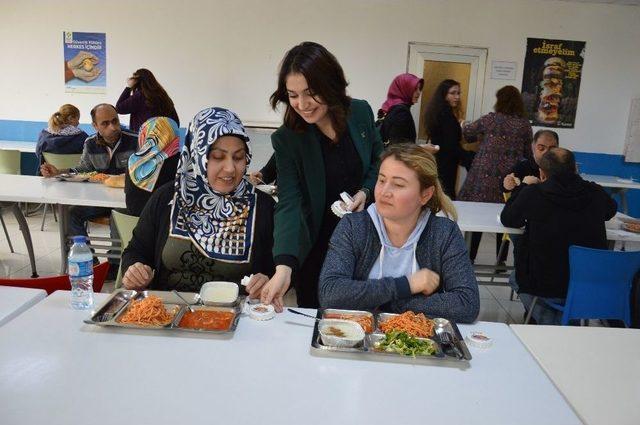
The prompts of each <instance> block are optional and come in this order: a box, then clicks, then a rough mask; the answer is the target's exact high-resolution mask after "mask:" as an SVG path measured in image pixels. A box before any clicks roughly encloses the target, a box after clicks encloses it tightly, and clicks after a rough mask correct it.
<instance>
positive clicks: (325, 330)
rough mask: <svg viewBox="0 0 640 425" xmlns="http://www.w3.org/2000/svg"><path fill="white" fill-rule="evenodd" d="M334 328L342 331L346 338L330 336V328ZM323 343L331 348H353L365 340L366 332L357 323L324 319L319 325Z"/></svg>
mask: <svg viewBox="0 0 640 425" xmlns="http://www.w3.org/2000/svg"><path fill="white" fill-rule="evenodd" d="M331 327H334V328H337V329H339V330H340V331H342V332H343V333H344V334H345V335H344V336H336V335H331V334H329V328H331ZM318 328H319V330H320V338H322V343H323V344H324V345H328V346H331V347H338V348H351V347H355V346H356V345H358V344H360V343H361V342H362V341H363V340H364V330H363V329H362V326H360V325H359V324H358V323H357V322H353V321H350V320H340V319H322V320H321V321H320V323H319V324H318Z"/></svg>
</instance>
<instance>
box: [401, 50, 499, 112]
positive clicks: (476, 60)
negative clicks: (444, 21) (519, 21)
mask: <svg viewBox="0 0 640 425" xmlns="http://www.w3.org/2000/svg"><path fill="white" fill-rule="evenodd" d="M444 55H455V56H458V57H462V58H463V59H462V62H463V63H469V64H470V65H471V73H470V75H469V89H470V90H471V88H472V87H474V93H473V96H468V101H467V116H466V119H467V120H468V121H472V120H476V119H478V118H480V116H481V115H482V103H483V98H484V81H485V77H486V71H487V57H488V56H489V49H488V48H486V47H474V46H460V45H454V44H434V43H424V42H418V41H410V42H409V47H408V50H407V72H410V73H412V74H414V75H417V76H419V77H421V76H422V74H423V70H424V61H425V60H438V58H437V57H438V56H441V57H442V56H444ZM470 94H471V93H470ZM413 113H414V115H416V114H417V115H419V114H420V111H414V112H413ZM414 119H419V117H418V116H414ZM416 122H418V121H416Z"/></svg>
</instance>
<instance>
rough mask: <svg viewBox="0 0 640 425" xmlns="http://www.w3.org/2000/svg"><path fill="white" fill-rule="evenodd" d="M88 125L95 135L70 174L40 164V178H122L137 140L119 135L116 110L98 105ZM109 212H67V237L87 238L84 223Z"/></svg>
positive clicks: (73, 209) (99, 209)
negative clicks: (82, 175)
mask: <svg viewBox="0 0 640 425" xmlns="http://www.w3.org/2000/svg"><path fill="white" fill-rule="evenodd" d="M91 121H92V123H93V128H95V129H96V131H97V133H96V134H94V135H93V136H90V137H89V138H87V140H86V141H85V144H84V150H83V151H82V157H81V158H80V163H79V164H78V165H77V166H76V167H75V168H72V169H70V170H58V169H57V168H56V167H54V166H53V165H51V164H46V163H45V164H42V166H41V167H40V172H41V173H42V175H43V176H44V177H54V176H56V175H58V174H60V173H63V172H68V171H71V172H77V173H87V172H91V171H97V172H99V173H105V174H112V175H116V174H123V173H125V172H126V170H127V165H128V162H129V157H130V156H131V154H133V153H134V152H135V151H136V149H137V148H138V137H137V135H136V134H134V133H130V132H128V131H122V130H121V129H120V120H119V119H118V113H117V112H116V108H115V107H113V106H112V105H109V104H107V103H101V104H99V105H97V106H95V107H94V108H93V109H92V110H91ZM110 214H111V209H110V208H103V207H85V206H77V207H71V208H70V209H69V232H70V234H71V235H74V236H75V235H85V236H86V235H87V230H86V223H87V220H90V219H94V218H97V217H108V216H109V215H110Z"/></svg>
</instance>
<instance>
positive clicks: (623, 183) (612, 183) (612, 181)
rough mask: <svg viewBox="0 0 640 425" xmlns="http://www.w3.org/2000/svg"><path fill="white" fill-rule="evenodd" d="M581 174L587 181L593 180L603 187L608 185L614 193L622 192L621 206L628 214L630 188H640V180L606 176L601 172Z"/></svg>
mask: <svg viewBox="0 0 640 425" xmlns="http://www.w3.org/2000/svg"><path fill="white" fill-rule="evenodd" d="M580 176H581V177H582V178H583V179H584V180H587V181H591V182H594V183H597V184H599V185H600V186H602V187H608V188H610V189H611V190H612V192H613V193H614V194H616V193H618V194H620V207H621V208H622V212H624V213H625V214H627V213H628V212H629V207H628V205H627V191H628V190H629V189H640V182H638V181H635V180H633V179H632V178H630V179H625V178H623V177H618V176H605V175H600V174H580Z"/></svg>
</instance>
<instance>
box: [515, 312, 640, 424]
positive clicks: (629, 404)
mask: <svg viewBox="0 0 640 425" xmlns="http://www.w3.org/2000/svg"><path fill="white" fill-rule="evenodd" d="M511 329H512V330H513V332H514V333H515V334H516V335H517V336H518V338H520V340H521V341H522V343H523V344H524V345H525V346H526V347H527V349H528V350H529V352H531V354H532V355H533V356H534V357H535V359H536V360H537V361H538V363H539V364H540V366H542V368H543V369H544V371H545V372H546V373H547V375H548V376H549V377H550V378H551V380H552V381H553V382H554V384H555V385H556V387H557V388H558V389H559V390H560V392H561V393H562V394H563V395H564V396H565V398H566V399H567V401H568V402H569V403H570V404H571V405H572V406H573V408H574V410H575V411H576V412H577V413H578V415H579V416H580V418H581V419H582V420H583V421H584V422H585V423H586V424H589V425H598V424H602V425H609V424H616V425H625V424H629V425H631V424H633V425H635V424H637V423H638V421H639V420H640V402H639V401H640V330H638V329H612V328H597V327H576V326H532V325H512V326H511Z"/></svg>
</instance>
